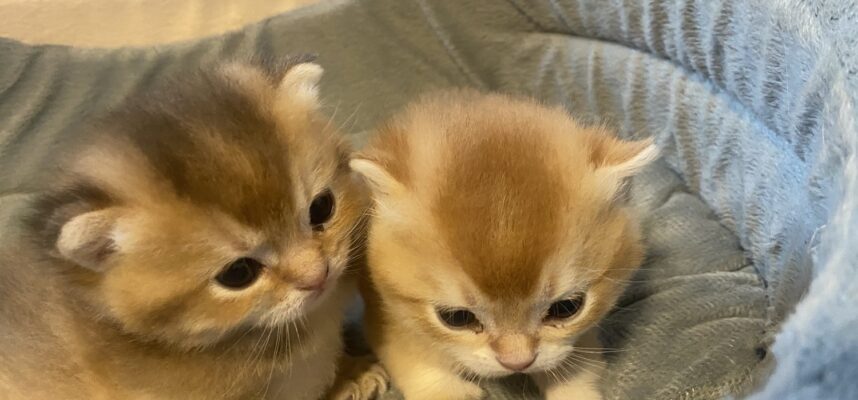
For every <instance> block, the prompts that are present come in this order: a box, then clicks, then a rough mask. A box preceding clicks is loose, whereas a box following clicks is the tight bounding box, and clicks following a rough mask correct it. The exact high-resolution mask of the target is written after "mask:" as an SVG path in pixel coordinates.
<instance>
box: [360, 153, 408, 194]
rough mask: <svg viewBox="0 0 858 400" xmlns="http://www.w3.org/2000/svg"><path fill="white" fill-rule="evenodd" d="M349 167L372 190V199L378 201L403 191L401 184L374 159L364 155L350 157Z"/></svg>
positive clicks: (379, 161)
mask: <svg viewBox="0 0 858 400" xmlns="http://www.w3.org/2000/svg"><path fill="white" fill-rule="evenodd" d="M349 167H351V169H352V170H353V171H355V172H357V173H358V174H360V175H361V176H363V177H364V179H365V180H366V182H367V183H368V184H369V187H370V189H371V190H372V194H373V198H375V199H376V200H379V199H381V198H384V197H387V196H389V195H392V194H396V193H401V192H402V191H403V190H404V187H403V186H402V183H400V182H399V181H397V180H396V178H394V177H393V175H391V174H390V173H389V172H388V171H387V170H386V169H385V167H384V164H383V163H382V162H381V160H379V159H378V158H376V157H373V156H371V155H368V154H365V153H358V154H356V155H354V156H352V159H351V161H350V162H349Z"/></svg>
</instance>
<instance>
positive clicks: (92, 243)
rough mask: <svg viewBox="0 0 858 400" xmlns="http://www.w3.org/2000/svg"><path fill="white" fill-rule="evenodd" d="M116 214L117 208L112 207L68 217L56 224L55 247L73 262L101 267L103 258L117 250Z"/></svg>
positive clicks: (102, 268)
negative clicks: (65, 220)
mask: <svg viewBox="0 0 858 400" xmlns="http://www.w3.org/2000/svg"><path fill="white" fill-rule="evenodd" d="M117 217H118V212H117V210H115V209H112V208H108V209H102V210H97V211H90V212H86V213H83V214H80V215H77V216H75V217H72V218H71V219H70V220H68V222H66V223H65V224H64V225H63V226H62V227H61V228H60V233H59V236H58V238H57V242H56V248H57V251H59V253H60V255H61V256H62V257H63V258H65V259H67V260H69V261H71V262H73V263H75V264H78V265H80V266H82V267H86V268H89V269H91V270H94V271H103V270H104V268H105V264H106V261H107V259H108V258H109V257H110V256H111V255H113V254H114V253H115V252H116V251H117V244H116V240H115V237H116V228H115V227H116V220H117Z"/></svg>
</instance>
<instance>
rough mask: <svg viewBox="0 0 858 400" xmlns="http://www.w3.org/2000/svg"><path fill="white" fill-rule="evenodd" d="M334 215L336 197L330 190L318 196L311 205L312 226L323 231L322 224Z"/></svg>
mask: <svg viewBox="0 0 858 400" xmlns="http://www.w3.org/2000/svg"><path fill="white" fill-rule="evenodd" d="M333 214H334V195H333V193H331V191H330V190H327V189H326V190H325V191H324V192H322V193H319V194H318V195H316V198H314V199H313V202H312V203H310V225H312V226H313V229H317V230H320V229H322V226H321V225H322V224H324V223H325V222H328V220H329V219H331V215H333Z"/></svg>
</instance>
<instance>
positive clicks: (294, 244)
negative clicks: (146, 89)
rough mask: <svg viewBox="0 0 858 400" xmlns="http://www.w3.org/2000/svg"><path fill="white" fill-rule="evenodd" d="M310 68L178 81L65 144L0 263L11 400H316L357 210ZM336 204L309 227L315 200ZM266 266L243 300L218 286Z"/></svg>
mask: <svg viewBox="0 0 858 400" xmlns="http://www.w3.org/2000/svg"><path fill="white" fill-rule="evenodd" d="M321 72H322V71H321V68H320V67H318V66H317V65H315V64H312V63H309V62H307V60H306V59H292V60H286V62H281V63H271V62H268V63H266V62H261V61H259V60H257V61H252V62H235V63H229V64H224V65H220V66H218V67H216V68H212V69H202V70H199V71H196V72H194V73H187V74H184V75H180V76H177V77H176V79H174V80H170V81H168V82H166V83H164V84H163V85H161V86H160V87H158V88H156V89H153V90H152V91H151V92H150V94H144V95H141V96H138V97H136V98H133V99H130V100H128V102H126V104H124V105H123V106H121V107H119V108H118V109H116V110H114V111H113V112H111V113H110V114H109V115H107V116H106V117H104V118H102V119H100V120H98V122H97V123H94V124H93V125H92V126H91V127H90V129H89V130H88V131H87V132H85V133H84V134H83V135H82V136H79V137H75V139H74V140H72V141H70V142H68V143H64V144H63V146H62V150H64V151H65V152H66V153H69V154H70V155H69V156H67V157H65V156H64V157H61V160H60V161H59V164H58V165H59V170H58V171H57V172H56V174H55V175H54V176H55V179H56V180H55V181H53V182H54V183H55V187H53V188H52V189H51V190H49V191H48V192H47V193H45V194H44V195H42V196H40V198H39V200H38V201H37V202H36V204H35V205H34V207H33V212H32V215H31V216H30V217H29V219H28V225H27V227H26V229H27V234H26V238H25V239H24V240H22V241H21V243H20V247H19V248H16V249H14V250H15V251H14V252H11V251H4V253H3V254H2V256H3V258H2V259H0V263H2V264H0V268H2V271H0V276H2V278H0V303H1V304H3V306H0V316H2V319H3V324H2V327H0V337H3V340H2V341H0V360H2V363H0V393H2V395H0V397H3V398H6V399H58V398H63V399H213V398H233V399H246V398H288V399H317V398H319V397H320V396H322V394H323V392H324V391H325V390H326V389H327V388H328V387H329V386H330V385H331V384H332V382H333V378H334V373H335V370H336V362H337V359H338V357H340V355H341V349H342V343H341V337H340V323H341V318H342V314H343V308H344V305H345V303H346V302H347V300H349V299H350V293H352V291H351V290H353V289H350V287H352V286H353V284H350V283H349V282H348V281H345V280H344V281H342V282H340V281H341V279H339V278H340V277H341V275H342V274H343V273H344V271H345V269H346V266H347V265H348V264H349V262H350V261H351V257H352V250H353V241H352V238H353V232H354V231H355V227H356V226H357V225H358V224H357V222H358V220H359V216H360V215H361V214H362V212H363V209H364V204H363V202H362V201H361V199H362V198H363V197H364V195H363V193H361V185H359V183H360V182H359V181H358V180H357V179H355V176H353V174H352V173H351V172H350V170H349V168H348V165H347V161H348V153H349V149H348V147H347V146H346V144H345V143H344V141H343V139H342V138H341V136H340V135H339V134H338V133H337V132H336V130H335V129H333V128H332V127H331V124H330V122H329V121H328V120H327V119H325V118H323V117H322V116H321V115H320V114H319V113H318V112H317V110H316V108H317V99H316V92H317V89H316V83H317V81H318V79H319V77H320V75H321ZM326 189H329V190H330V192H331V193H332V194H333V198H334V200H335V206H334V211H333V214H332V216H331V218H330V220H328V221H327V222H326V223H324V224H323V225H322V226H321V227H319V226H317V227H316V228H314V227H311V226H310V223H309V220H308V219H309V212H308V208H309V207H310V204H311V202H312V201H313V199H314V197H315V196H317V195H318V194H319V193H322V192H323V191H325V190H326ZM242 257H250V258H253V259H255V260H258V261H259V262H260V263H261V264H262V265H263V267H262V269H261V270H260V271H261V272H260V273H259V277H258V278H257V279H256V280H255V281H254V282H253V283H252V284H250V285H249V286H247V287H246V288H243V289H234V288H228V287H225V286H223V285H220V284H219V283H217V282H216V281H215V277H216V276H217V275H218V274H219V273H220V272H221V271H222V270H223V269H224V268H225V266H227V265H229V264H230V263H232V262H233V261H235V260H236V259H240V258H242Z"/></svg>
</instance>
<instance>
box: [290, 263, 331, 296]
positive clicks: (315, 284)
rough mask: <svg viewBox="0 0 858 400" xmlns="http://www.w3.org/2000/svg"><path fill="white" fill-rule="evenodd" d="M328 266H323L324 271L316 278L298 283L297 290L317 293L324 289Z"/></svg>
mask: <svg viewBox="0 0 858 400" xmlns="http://www.w3.org/2000/svg"><path fill="white" fill-rule="evenodd" d="M330 268H331V267H330V266H328V265H325V269H324V270H323V271H322V272H321V273H319V274H317V275H316V276H314V277H312V278H310V279H307V282H303V283H300V284H299V286H298V289H300V290H306V291H313V292H315V291H319V290H322V289H324V288H325V282H327V281H328V272H329V270H330Z"/></svg>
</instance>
